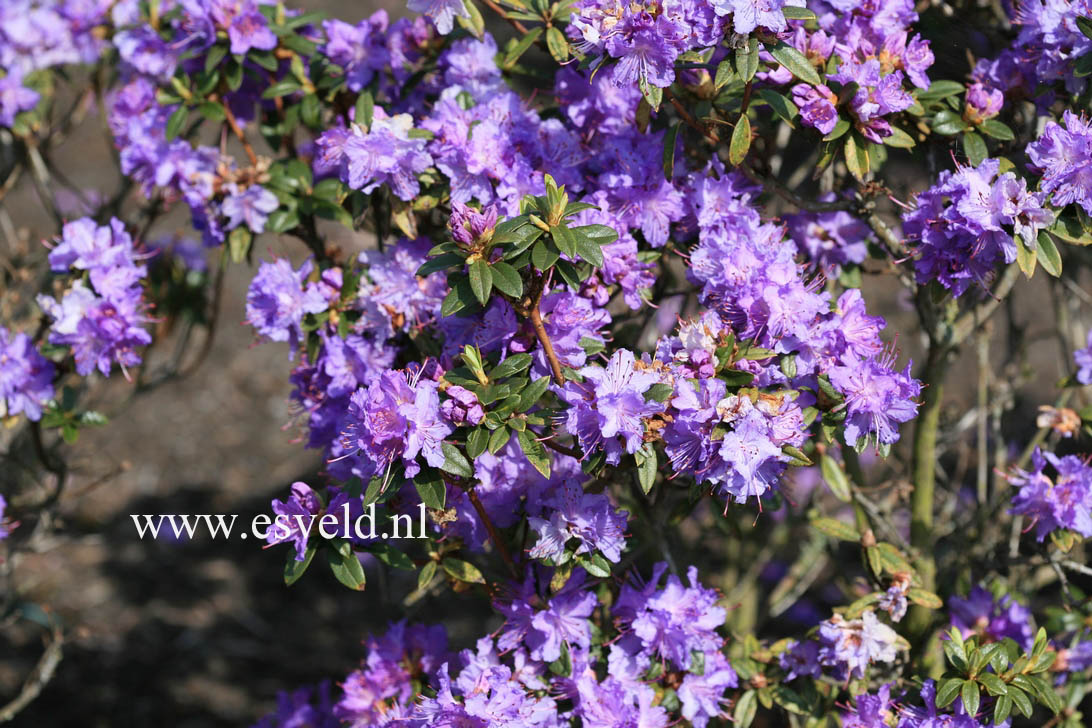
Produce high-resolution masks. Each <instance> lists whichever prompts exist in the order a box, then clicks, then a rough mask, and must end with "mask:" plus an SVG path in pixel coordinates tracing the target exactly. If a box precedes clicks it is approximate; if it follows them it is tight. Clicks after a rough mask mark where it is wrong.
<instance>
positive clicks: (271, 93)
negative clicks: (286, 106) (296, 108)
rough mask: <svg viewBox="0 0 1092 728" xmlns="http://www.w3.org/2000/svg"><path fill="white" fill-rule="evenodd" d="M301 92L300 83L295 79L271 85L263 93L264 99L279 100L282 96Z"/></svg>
mask: <svg viewBox="0 0 1092 728" xmlns="http://www.w3.org/2000/svg"><path fill="white" fill-rule="evenodd" d="M299 90H300V82H299V81H297V80H296V79H294V78H287V79H285V80H283V81H278V82H277V83H275V84H273V85H271V86H270V87H269V88H267V89H266V90H265V91H263V92H262V98H263V99H278V98H280V97H282V96H287V95H288V94H291V93H295V92H296V91H299Z"/></svg>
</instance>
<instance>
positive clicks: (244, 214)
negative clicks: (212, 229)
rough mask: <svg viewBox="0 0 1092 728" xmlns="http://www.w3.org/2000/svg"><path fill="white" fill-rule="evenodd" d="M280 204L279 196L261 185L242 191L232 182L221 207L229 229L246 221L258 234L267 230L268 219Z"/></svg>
mask: <svg viewBox="0 0 1092 728" xmlns="http://www.w3.org/2000/svg"><path fill="white" fill-rule="evenodd" d="M279 204H280V202H279V201H278V200H277V196H276V195H274V194H273V193H272V192H270V191H269V190H267V189H266V188H264V187H262V186H261V185H251V186H250V187H247V188H246V189H245V190H243V191H242V192H240V191H239V188H238V187H236V186H235V185H234V184H231V185H228V186H227V196H226V197H224V204H223V206H222V207H221V208H220V209H221V210H222V211H223V213H224V215H225V216H226V217H227V219H228V221H227V225H226V228H227V229H228V230H234V229H235V228H237V227H239V226H240V225H242V224H243V223H246V226H247V227H248V228H250V230H251V232H253V233H254V234H255V235H258V234H260V233H262V232H263V231H264V230H265V221H266V219H267V218H268V217H269V214H270V213H271V212H273V211H274V210H276V209H277V206H278V205H279Z"/></svg>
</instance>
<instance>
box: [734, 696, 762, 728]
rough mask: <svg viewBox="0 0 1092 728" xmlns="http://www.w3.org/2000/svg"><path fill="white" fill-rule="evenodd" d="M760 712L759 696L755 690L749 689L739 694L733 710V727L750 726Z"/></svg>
mask: <svg viewBox="0 0 1092 728" xmlns="http://www.w3.org/2000/svg"><path fill="white" fill-rule="evenodd" d="M757 712H758V696H757V695H756V694H755V691H754V690H748V691H747V692H745V693H743V695H740V696H739V700H738V701H737V702H736V707H735V709H734V710H733V711H732V727H733V728H750V725H751V723H752V722H754V719H755V713H757Z"/></svg>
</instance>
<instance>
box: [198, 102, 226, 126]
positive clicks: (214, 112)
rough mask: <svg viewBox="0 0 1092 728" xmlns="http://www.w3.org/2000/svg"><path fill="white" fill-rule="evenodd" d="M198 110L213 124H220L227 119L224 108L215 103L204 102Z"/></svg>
mask: <svg viewBox="0 0 1092 728" xmlns="http://www.w3.org/2000/svg"><path fill="white" fill-rule="evenodd" d="M197 110H198V111H199V112H201V116H203V117H205V118H206V119H208V120H209V121H211V122H213V123H219V122H221V121H223V120H224V119H225V118H226V114H224V107H223V106H221V105H220V104H218V103H216V102H215V101H202V102H201V103H200V105H198V107H197Z"/></svg>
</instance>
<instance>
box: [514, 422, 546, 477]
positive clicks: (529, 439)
mask: <svg viewBox="0 0 1092 728" xmlns="http://www.w3.org/2000/svg"><path fill="white" fill-rule="evenodd" d="M516 442H518V443H519V447H520V449H521V450H523V454H524V455H526V456H527V460H528V461H529V462H530V463H531V465H533V466H534V468H535V470H537V471H538V472H540V473H542V477H544V478H549V477H550V455H549V453H547V452H546V446H545V445H543V444H542V443H541V442H539V441H538V440H536V439H535V433H533V432H531V431H530V430H523V431H521V432H517V433H516Z"/></svg>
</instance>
